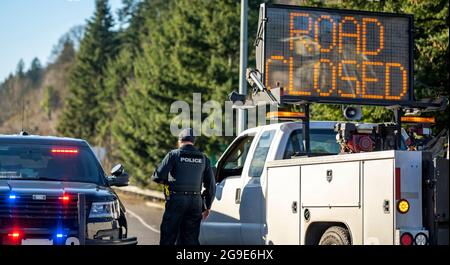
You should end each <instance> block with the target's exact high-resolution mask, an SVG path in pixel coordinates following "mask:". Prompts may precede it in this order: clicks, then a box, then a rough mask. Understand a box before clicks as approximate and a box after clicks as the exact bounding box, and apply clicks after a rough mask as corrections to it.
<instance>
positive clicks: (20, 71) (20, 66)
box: [16, 59, 25, 78]
mask: <svg viewBox="0 0 450 265" xmlns="http://www.w3.org/2000/svg"><path fill="white" fill-rule="evenodd" d="M16 75H17V76H18V77H19V78H22V77H24V75H25V62H24V61H23V59H20V60H19V62H18V63H17V67H16Z"/></svg>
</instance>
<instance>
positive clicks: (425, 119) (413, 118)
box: [400, 116, 436, 123]
mask: <svg viewBox="0 0 450 265" xmlns="http://www.w3.org/2000/svg"><path fill="white" fill-rule="evenodd" d="M400 121H401V122H411V123H436V118H435V117H418V116H403V117H401V118H400Z"/></svg>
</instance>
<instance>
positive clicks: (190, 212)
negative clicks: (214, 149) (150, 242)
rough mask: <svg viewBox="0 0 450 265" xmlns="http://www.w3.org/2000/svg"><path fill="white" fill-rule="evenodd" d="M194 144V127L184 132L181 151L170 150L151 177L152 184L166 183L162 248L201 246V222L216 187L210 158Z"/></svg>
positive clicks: (179, 139)
mask: <svg viewBox="0 0 450 265" xmlns="http://www.w3.org/2000/svg"><path fill="white" fill-rule="evenodd" d="M194 143H195V137H194V135H193V130H192V129H191V128H187V129H184V130H183V131H181V133H180V135H179V137H178V145H179V149H175V150H172V151H170V152H169V153H168V154H167V155H166V157H165V158H164V159H163V161H162V162H161V164H160V165H159V167H158V168H157V169H156V170H155V172H154V173H153V176H152V179H153V181H155V182H157V183H160V184H164V194H165V196H166V209H165V212H164V215H163V219H162V223H161V238H160V244H161V245H174V244H175V243H177V244H179V245H198V244H199V241H198V236H199V233H200V222H201V220H202V218H203V219H206V218H207V217H208V215H209V211H210V208H211V204H212V201H213V199H214V195H215V187H216V186H215V180H214V175H213V172H212V170H211V166H210V161H209V159H208V158H207V157H206V156H205V155H204V154H203V153H202V152H201V151H199V150H198V149H197V148H195V147H194ZM202 183H203V187H204V188H205V190H204V191H203V193H201V189H202Z"/></svg>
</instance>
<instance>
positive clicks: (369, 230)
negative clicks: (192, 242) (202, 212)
mask: <svg viewBox="0 0 450 265" xmlns="http://www.w3.org/2000/svg"><path fill="white" fill-rule="evenodd" d="M335 123H336V122H315V121H311V122H310V142H311V150H312V152H313V153H316V152H318V153H328V154H330V153H338V150H339V146H338V144H337V143H336V140H335V133H334V131H333V128H334V125H335ZM373 126H374V125H373V124H361V125H360V127H367V128H368V129H370V128H372V127H373ZM301 127H302V124H301V122H288V123H280V124H272V125H266V126H261V127H256V128H251V129H248V130H246V131H244V132H242V133H241V134H240V135H239V136H238V137H237V138H236V139H235V140H234V141H233V143H232V144H231V145H230V146H229V147H228V148H227V150H226V151H225V152H224V154H223V155H222V157H221V158H220V159H219V161H218V163H217V177H218V182H217V191H216V198H215V200H214V203H213V205H212V208H211V214H210V216H209V218H208V219H207V220H205V221H203V222H202V224H201V232H200V243H201V244H252V245H258V244H317V243H318V240H319V239H320V236H321V235H322V233H323V231H324V229H326V228H327V227H330V226H332V225H337V226H341V227H345V228H346V229H348V230H349V233H350V237H351V244H399V237H400V234H401V233H402V231H406V230H407V231H408V232H409V233H411V234H413V235H414V234H416V233H417V232H418V231H422V232H424V233H425V234H427V232H426V231H425V230H423V227H422V210H421V209H422V205H421V203H422V202H421V201H422V198H421V179H422V178H421V172H422V171H421V161H422V157H421V152H410V151H382V152H370V153H359V154H342V155H320V154H318V155H319V156H316V157H297V158H290V157H291V155H293V152H294V151H295V149H296V148H297V151H298V150H299V149H298V148H300V149H302V148H303V144H302V143H303V141H302V138H301V135H302V134H301ZM300 151H301V150H300ZM396 168H399V169H400V172H401V177H400V176H399V177H400V181H399V180H397V184H396V177H395V176H396ZM327 172H328V173H327ZM327 174H328V176H327ZM330 175H331V180H330ZM398 183H400V186H401V193H400V194H396V188H397V187H398ZM397 193H398V192H397ZM400 197H401V198H402V199H407V200H408V201H409V203H410V210H409V211H408V212H407V213H406V214H400V213H398V212H397V210H396V203H397V201H398V199H399V198H400ZM386 204H387V205H386ZM305 210H308V211H309V220H306V219H305Z"/></svg>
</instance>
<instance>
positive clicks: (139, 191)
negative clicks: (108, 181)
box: [114, 186, 165, 201]
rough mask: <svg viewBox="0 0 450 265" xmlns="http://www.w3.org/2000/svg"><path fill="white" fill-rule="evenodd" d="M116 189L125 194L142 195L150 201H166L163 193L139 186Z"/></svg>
mask: <svg viewBox="0 0 450 265" xmlns="http://www.w3.org/2000/svg"><path fill="white" fill-rule="evenodd" d="M114 189H115V190H118V191H121V192H124V193H131V194H135V195H140V196H143V197H145V198H146V199H150V200H156V201H165V198H164V194H163V192H162V191H156V190H149V189H143V188H139V187H137V186H126V187H114Z"/></svg>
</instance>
